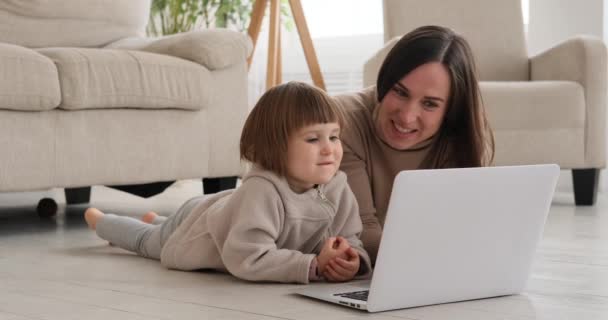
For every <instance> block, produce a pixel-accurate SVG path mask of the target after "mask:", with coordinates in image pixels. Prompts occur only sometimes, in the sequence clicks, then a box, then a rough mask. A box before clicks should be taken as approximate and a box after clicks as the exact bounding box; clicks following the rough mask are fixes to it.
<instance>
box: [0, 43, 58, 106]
mask: <svg viewBox="0 0 608 320" xmlns="http://www.w3.org/2000/svg"><path fill="white" fill-rule="evenodd" d="M0 71H1V72H0V109H9V110H22V111H43V110H50V109H53V108H56V107H57V106H58V105H59V102H60V100H61V93H60V91H59V80H58V77H57V68H55V65H54V64H53V61H51V60H50V59H49V58H47V57H45V56H43V55H41V54H39V53H37V52H36V51H33V50H31V49H27V48H24V47H21V46H16V45H12V44H6V43H0Z"/></svg>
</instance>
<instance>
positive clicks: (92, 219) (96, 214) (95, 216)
mask: <svg viewBox="0 0 608 320" xmlns="http://www.w3.org/2000/svg"><path fill="white" fill-rule="evenodd" d="M104 215H105V213H103V212H101V211H99V210H98V209H96V208H88V209H87V211H85V212H84V220H85V221H86V222H87V224H88V225H89V229H91V230H95V228H96V227H97V221H98V220H99V219H100V218H102V217H103V216H104Z"/></svg>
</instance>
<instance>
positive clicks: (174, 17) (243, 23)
mask: <svg viewBox="0 0 608 320" xmlns="http://www.w3.org/2000/svg"><path fill="white" fill-rule="evenodd" d="M252 7H253V0H152V6H151V8H150V22H149V23H148V34H149V35H151V36H161V35H168V34H174V33H179V32H186V31H190V30H192V29H195V28H232V29H236V30H238V31H244V30H246V29H247V27H248V26H249V20H250V16H251V10H252ZM288 7H289V5H288V0H281V15H282V17H283V18H282V20H283V24H284V26H285V27H286V28H287V29H289V30H290V29H291V26H292V21H291V18H290V17H291V16H290V14H289V9H288Z"/></svg>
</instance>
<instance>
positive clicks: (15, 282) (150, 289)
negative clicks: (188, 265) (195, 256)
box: [0, 181, 608, 320]
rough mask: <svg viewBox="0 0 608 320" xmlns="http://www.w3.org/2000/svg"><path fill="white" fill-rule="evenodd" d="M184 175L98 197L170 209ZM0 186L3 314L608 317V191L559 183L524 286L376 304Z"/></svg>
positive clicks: (132, 210)
mask: <svg viewBox="0 0 608 320" xmlns="http://www.w3.org/2000/svg"><path fill="white" fill-rule="evenodd" d="M200 190H201V185H200V183H197V182H191V181H190V182H188V181H187V182H180V183H178V184H177V185H176V186H174V187H172V188H171V189H169V190H167V191H166V192H165V193H163V194H161V195H159V196H157V197H154V198H151V199H139V198H136V197H134V196H130V195H126V194H124V193H121V192H119V191H115V190H111V189H107V188H103V187H95V188H94V190H93V198H92V200H91V202H92V205H94V206H97V207H100V208H102V209H104V210H109V211H113V212H116V213H121V214H133V215H139V214H143V213H144V212H145V211H146V210H148V209H152V208H153V209H156V210H159V211H160V212H161V213H162V214H170V213H171V212H172V211H173V210H175V209H176V208H177V207H178V206H179V205H180V204H181V203H182V202H183V201H184V200H185V199H187V198H189V197H190V196H193V195H195V194H198V193H200ZM49 195H51V196H55V197H56V198H57V199H58V200H59V201H63V198H62V195H61V192H60V191H59V190H54V191H51V192H47V193H27V194H0V319H10V320H24V319H112V320H119V319H197V320H201V319H315V320H321V319H363V318H365V319H368V318H373V319H428V320H439V319H450V320H458V319H491V320H494V319H551V320H555V319H577V320H588V319H597V320H600V319H602V320H606V319H608V213H607V211H608V196H606V195H600V199H599V200H598V204H597V205H596V206H594V207H587V208H576V207H575V206H574V205H573V200H572V195H571V194H567V193H561V194H559V193H558V194H557V195H556V197H555V199H554V201H553V205H552V208H551V212H550V214H549V219H548V222H547V225H546V227H545V233H544V236H543V240H542V242H541V245H540V248H539V251H538V254H537V257H536V261H535V264H534V268H533V274H532V276H531V278H530V280H529V282H528V288H527V290H526V291H525V292H524V293H523V294H521V295H514V296H508V297H501V298H494V299H483V300H476V301H469V302H461V303H452V304H444V305H437V306H430V307H423V308H413V309H405V310H398V311H390V312H383V313H378V314H367V313H366V312H362V311H356V310H350V309H346V308H342V307H339V306H334V305H330V304H325V303H322V302H317V301H313V300H309V299H306V298H301V297H299V296H295V295H293V294H291V291H293V290H294V289H296V288H298V287H299V286H298V285H284V284H254V283H247V282H243V281H240V280H237V279H235V278H233V277H231V276H229V275H224V274H219V273H203V272H178V271H170V270H166V269H163V268H162V267H161V266H160V264H159V263H158V262H157V261H153V260H148V259H144V258H140V257H137V256H134V255H131V254H129V253H126V252H124V251H121V250H120V249H117V248H113V247H110V246H108V245H107V244H106V243H104V242H103V241H101V240H100V239H98V238H97V237H96V236H95V234H94V233H93V232H91V231H89V230H87V229H86V226H85V224H84V222H83V220H82V213H83V212H84V209H85V208H86V207H85V206H70V207H69V208H68V209H67V210H64V209H65V208H64V206H62V208H61V211H62V212H61V213H60V215H59V216H58V217H56V218H55V219H52V220H40V219H39V218H38V217H37V216H36V214H35V204H36V202H37V200H38V199H39V198H41V197H43V196H49Z"/></svg>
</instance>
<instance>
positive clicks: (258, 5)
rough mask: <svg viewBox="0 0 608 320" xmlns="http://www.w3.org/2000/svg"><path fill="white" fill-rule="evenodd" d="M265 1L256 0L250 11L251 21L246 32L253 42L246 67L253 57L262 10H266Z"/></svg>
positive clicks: (260, 25)
mask: <svg viewBox="0 0 608 320" xmlns="http://www.w3.org/2000/svg"><path fill="white" fill-rule="evenodd" d="M267 1H268V0H256V1H255V3H254V4H253V9H252V11H251V22H250V23H249V28H248V29H247V33H248V34H249V37H251V41H252V42H253V50H251V55H250V56H249V58H247V68H249V67H250V66H251V59H253V53H254V52H255V45H256V43H257V42H258V36H259V35H260V29H261V28H262V21H263V20H264V11H266V2H267Z"/></svg>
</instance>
